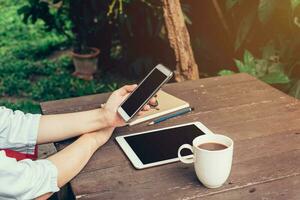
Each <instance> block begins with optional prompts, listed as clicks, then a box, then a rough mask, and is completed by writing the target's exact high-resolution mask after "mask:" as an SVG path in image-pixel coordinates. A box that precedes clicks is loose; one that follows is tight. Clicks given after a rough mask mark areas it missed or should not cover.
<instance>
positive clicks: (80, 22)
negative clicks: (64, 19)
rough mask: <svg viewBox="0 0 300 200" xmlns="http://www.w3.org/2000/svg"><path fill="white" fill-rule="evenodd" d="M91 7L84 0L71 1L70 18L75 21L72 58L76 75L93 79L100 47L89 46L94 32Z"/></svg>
mask: <svg viewBox="0 0 300 200" xmlns="http://www.w3.org/2000/svg"><path fill="white" fill-rule="evenodd" d="M91 16H92V15H90V14H89V8H88V7H87V5H86V4H85V3H84V2H83V1H82V0H72V1H70V18H71V20H72V22H73V26H72V31H73V34H74V45H73V46H74V47H73V52H72V59H73V63H74V66H75V71H74V73H73V75H74V76H77V77H79V78H82V79H85V80H92V79H93V74H94V73H95V72H96V71H97V68H98V57H99V54H100V49H98V48H95V47H91V46H88V39H89V37H90V35H91V33H92V32H93V30H92V29H93V19H92V17H91Z"/></svg>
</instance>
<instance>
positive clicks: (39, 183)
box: [0, 151, 59, 200]
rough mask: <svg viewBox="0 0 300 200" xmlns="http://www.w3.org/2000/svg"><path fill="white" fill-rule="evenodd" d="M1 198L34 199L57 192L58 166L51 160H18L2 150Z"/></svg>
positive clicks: (0, 167) (0, 153)
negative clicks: (7, 155) (6, 154)
mask: <svg viewBox="0 0 300 200" xmlns="http://www.w3.org/2000/svg"><path fill="white" fill-rule="evenodd" d="M0 177H1V178H0V199H21V200H27V199H34V198H36V197H39V196H41V195H43V194H46V193H49V192H57V191H58V190H59V188H58V186H57V168H56V166H55V165H54V164H53V163H52V162H51V161H49V160H46V159H45V160H37V161H32V160H29V159H26V160H22V161H18V162H17V161H16V160H15V159H14V158H9V157H6V156H5V152H4V151H0Z"/></svg>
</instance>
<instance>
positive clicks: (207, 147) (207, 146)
mask: <svg viewBox="0 0 300 200" xmlns="http://www.w3.org/2000/svg"><path fill="white" fill-rule="evenodd" d="M198 148H200V149H205V150H209V151H218V150H222V149H226V148H227V146H226V145H224V144H220V143H214V142H209V143H204V144H200V145H199V146H198Z"/></svg>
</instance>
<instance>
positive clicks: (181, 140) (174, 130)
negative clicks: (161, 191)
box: [116, 122, 213, 169]
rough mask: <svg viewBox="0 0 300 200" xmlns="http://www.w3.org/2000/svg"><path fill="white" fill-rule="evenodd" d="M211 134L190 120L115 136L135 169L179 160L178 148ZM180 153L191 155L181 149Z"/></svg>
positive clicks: (198, 123) (201, 125) (205, 128)
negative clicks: (196, 138) (200, 136)
mask: <svg viewBox="0 0 300 200" xmlns="http://www.w3.org/2000/svg"><path fill="white" fill-rule="evenodd" d="M204 134H213V133H212V132H211V131H210V130H209V129H208V128H207V127H205V126H204V125H203V124H202V123H200V122H191V123H186V124H181V125H176V126H171V127H167V128H161V129H155V130H150V131H144V132H139V133H134V134H129V135H124V136H118V137H116V141H117V142H118V144H119V145H120V147H121V148H122V150H123V151H124V153H125V154H126V156H127V157H128V158H129V160H130V161H131V163H132V164H133V166H134V167H135V168H137V169H144V168H147V167H153V166H157V165H162V164H167V163H171V162H176V161H179V159H178V157H177V151H178V148H179V147H180V146H181V145H182V144H186V143H187V144H192V141H193V139H194V138H195V137H197V136H199V135H204ZM182 155H184V156H187V157H188V156H191V152H189V151H188V150H186V151H185V150H183V151H182Z"/></svg>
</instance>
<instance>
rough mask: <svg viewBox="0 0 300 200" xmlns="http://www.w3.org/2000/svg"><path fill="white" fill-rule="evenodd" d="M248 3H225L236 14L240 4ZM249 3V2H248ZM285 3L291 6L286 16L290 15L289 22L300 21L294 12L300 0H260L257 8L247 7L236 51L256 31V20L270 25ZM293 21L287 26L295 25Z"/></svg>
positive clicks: (236, 0)
mask: <svg viewBox="0 0 300 200" xmlns="http://www.w3.org/2000/svg"><path fill="white" fill-rule="evenodd" d="M244 2H245V3H246V1H244V0H227V1H226V2H225V4H226V7H227V8H228V9H229V10H230V11H232V12H236V10H237V9H235V10H234V9H233V8H234V7H235V5H237V4H238V3H240V4H241V3H244ZM247 3H248V2H247ZM284 3H287V4H289V5H288V6H287V7H288V10H287V11H286V15H290V14H291V17H289V20H291V19H293V20H295V19H298V18H297V16H296V13H294V12H293V11H294V10H295V9H296V8H297V7H298V6H299V5H300V1H299V0H290V1H280V0H259V1H257V4H255V6H250V7H247V11H246V12H245V13H244V16H243V17H241V21H240V25H239V27H238V31H237V35H236V39H235V50H236V51H237V50H238V49H239V48H241V46H242V45H243V44H244V43H245V41H246V38H247V36H248V35H249V33H250V31H251V30H253V29H254V27H253V25H254V24H255V23H254V22H255V21H256V19H258V21H259V22H260V23H262V24H263V25H265V24H267V23H270V21H271V19H272V18H273V16H275V15H276V14H277V13H276V12H275V11H276V9H278V8H279V7H281V6H282V5H283V4H284ZM289 12H290V13H289ZM291 22H292V21H287V22H286V24H293V23H291Z"/></svg>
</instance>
